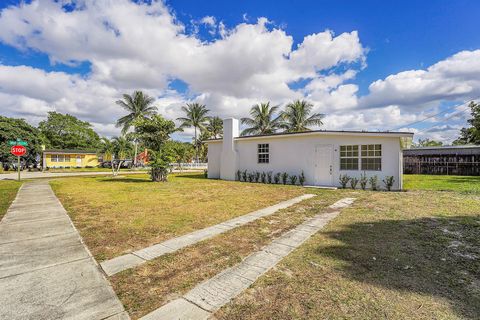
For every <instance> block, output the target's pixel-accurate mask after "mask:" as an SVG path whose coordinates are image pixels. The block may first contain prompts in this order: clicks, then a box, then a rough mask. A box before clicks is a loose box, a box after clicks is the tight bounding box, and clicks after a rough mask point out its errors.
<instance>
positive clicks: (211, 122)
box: [205, 117, 223, 139]
mask: <svg viewBox="0 0 480 320" xmlns="http://www.w3.org/2000/svg"><path fill="white" fill-rule="evenodd" d="M205 130H206V131H207V132H208V133H209V134H210V138H213V139H218V138H221V137H222V135H223V121H222V119H220V117H209V118H208V119H207V124H206V126H205Z"/></svg>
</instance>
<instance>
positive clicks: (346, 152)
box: [340, 145, 358, 170]
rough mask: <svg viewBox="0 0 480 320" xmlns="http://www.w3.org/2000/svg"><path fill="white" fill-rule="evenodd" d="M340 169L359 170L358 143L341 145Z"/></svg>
mask: <svg viewBox="0 0 480 320" xmlns="http://www.w3.org/2000/svg"><path fill="white" fill-rule="evenodd" d="M340 170H358V145H350V146H340Z"/></svg>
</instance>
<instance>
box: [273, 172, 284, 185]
mask: <svg viewBox="0 0 480 320" xmlns="http://www.w3.org/2000/svg"><path fill="white" fill-rule="evenodd" d="M281 175H282V174H281V173H280V172H277V173H276V174H275V175H274V176H273V181H274V182H275V184H279V183H280V177H281Z"/></svg>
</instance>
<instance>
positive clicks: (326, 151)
mask: <svg viewBox="0 0 480 320" xmlns="http://www.w3.org/2000/svg"><path fill="white" fill-rule="evenodd" d="M315 185H317V186H332V185H333V145H331V144H320V145H317V146H316V147H315Z"/></svg>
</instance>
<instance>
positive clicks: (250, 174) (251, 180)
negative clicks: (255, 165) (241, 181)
mask: <svg viewBox="0 0 480 320" xmlns="http://www.w3.org/2000/svg"><path fill="white" fill-rule="evenodd" d="M253 180H255V174H253V173H249V174H248V182H253Z"/></svg>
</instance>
